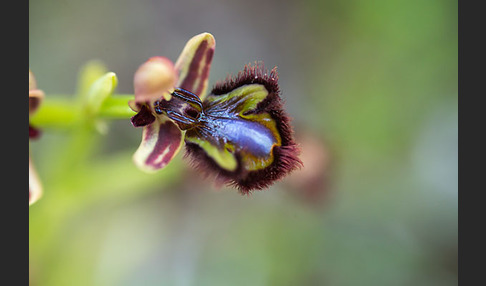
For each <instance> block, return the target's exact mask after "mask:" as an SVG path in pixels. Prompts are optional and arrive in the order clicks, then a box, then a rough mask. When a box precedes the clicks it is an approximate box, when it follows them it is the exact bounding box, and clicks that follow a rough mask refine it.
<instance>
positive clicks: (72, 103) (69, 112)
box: [29, 94, 135, 128]
mask: <svg viewBox="0 0 486 286" xmlns="http://www.w3.org/2000/svg"><path fill="white" fill-rule="evenodd" d="M133 98H134V96H133V95H128V94H123V95H120V94H119V95H113V96H110V97H109V98H107V99H106V100H105V101H104V102H103V104H102V105H101V108H100V110H99V112H98V114H97V116H98V117H100V118H105V119H129V118H131V117H132V116H133V115H135V112H134V111H133V110H132V109H130V107H129V106H128V101H129V100H132V99H133ZM85 117H86V114H84V113H83V109H82V106H80V104H79V102H78V101H76V100H75V99H71V98H69V97H67V96H49V97H46V98H45V99H44V100H43V101H42V104H41V105H40V107H39V109H38V110H37V112H36V113H35V114H34V115H33V116H31V117H30V118H29V121H30V123H31V124H32V125H33V126H36V127H41V128H70V127H73V126H75V125H76V124H77V123H78V122H81V121H83V120H85V119H86V118H85Z"/></svg>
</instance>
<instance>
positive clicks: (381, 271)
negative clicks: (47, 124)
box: [29, 0, 458, 286]
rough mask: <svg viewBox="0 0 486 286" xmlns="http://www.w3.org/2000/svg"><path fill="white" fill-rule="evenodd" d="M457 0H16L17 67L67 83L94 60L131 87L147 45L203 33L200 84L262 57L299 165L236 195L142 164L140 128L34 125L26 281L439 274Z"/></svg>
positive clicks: (343, 279) (279, 280) (452, 217)
mask: <svg viewBox="0 0 486 286" xmlns="http://www.w3.org/2000/svg"><path fill="white" fill-rule="evenodd" d="M457 10H458V9H457V1H454V0H450V1H449V0H430V1H418V0H406V1H405V0H398V1H388V0H371V1H359V0H345V1H337V0H334V1H324V0H323V1H319V0H301V1H278V0H273V1H264V0H245V1H223V0H206V1H197V0H177V1H175V0H171V1H156V0H138V1H128V0H97V1H92V0H89V1H79V0H77V1H75V0H35V1H29V66H30V69H31V70H32V71H33V72H34V74H35V76H36V79H37V82H38V85H39V87H40V88H41V89H42V90H43V91H44V92H45V93H46V96H47V97H49V96H55V95H63V94H64V95H66V97H74V93H75V92H76V88H77V86H76V85H77V78H78V74H79V72H80V69H81V68H82V67H83V66H84V65H85V64H86V63H87V62H88V61H91V60H99V61H101V62H102V63H104V64H105V65H106V67H107V68H108V70H110V71H113V72H115V73H116V74H117V76H118V80H119V84H118V87H117V93H120V94H130V93H133V74H134V72H135V70H136V69H137V68H138V66H139V65H140V64H141V63H143V62H144V61H146V60H147V59H148V58H149V57H151V56H155V55H161V56H166V57H168V58H170V59H172V60H173V61H175V60H176V59H177V57H178V55H179V53H180V51H181V50H182V48H183V46H184V45H185V43H186V41H187V40H188V39H190V38H191V37H192V36H194V35H196V34H199V33H201V32H210V33H212V34H213V35H214V37H215V38H216V51H215V54H214V58H213V64H212V70H211V76H210V85H212V84H214V83H215V82H216V81H218V80H220V79H223V78H225V77H226V76H227V75H228V74H235V73H237V72H238V71H239V70H240V69H242V67H243V66H244V65H245V64H247V63H252V62H254V61H258V60H263V61H264V62H265V65H266V67H268V68H272V67H273V66H277V67H278V72H279V75H280V77H279V82H280V85H281V90H282V97H283V98H284V99H285V101H286V108H287V111H288V113H289V114H290V115H291V117H292V118H293V126H294V128H295V132H296V136H297V140H298V141H299V143H300V144H301V146H302V149H303V153H302V159H303V160H304V164H305V167H304V168H303V169H302V170H300V171H296V172H295V173H293V174H292V175H291V176H289V177H287V178H285V179H284V180H282V181H280V182H279V183H277V184H275V185H273V186H272V187H271V188H269V189H268V190H266V191H262V192H255V193H253V194H252V195H251V196H250V197H245V196H241V195H239V194H238V193H237V192H236V191H235V190H234V189H231V188H225V187H223V188H220V189H217V188H216V187H215V186H214V184H213V182H212V181H210V180H207V179H204V178H202V177H201V176H200V175H199V174H197V173H195V172H194V170H193V169H191V168H190V167H189V166H188V164H187V162H186V161H185V160H184V159H183V156H182V154H179V155H178V157H177V158H176V160H174V161H173V162H171V163H170V165H169V166H168V167H167V168H166V169H164V170H162V171H160V172H159V173H157V174H154V175H148V174H144V173H142V172H141V171H139V170H138V169H136V168H135V166H134V165H133V163H132V161H131V156H132V154H133V152H134V151H135V150H136V148H137V147H138V145H139V144H140V139H141V132H142V130H141V129H135V128H133V127H132V126H131V124H130V122H129V121H128V120H117V121H114V122H110V124H109V129H108V132H107V133H106V134H104V135H101V134H98V133H95V132H93V133H89V132H88V133H86V132H76V130H63V129H54V128H52V129H49V128H46V129H45V130H43V136H42V138H41V139H40V140H37V141H32V142H31V143H30V154H31V156H32V158H33V160H34V164H35V166H36V168H37V170H38V173H39V175H40V177H41V180H42V183H43V185H44V196H43V197H42V199H41V200H39V201H38V202H37V203H35V204H34V205H32V206H31V207H30V208H29V253H30V255H29V265H30V269H29V273H30V284H31V285H49V286H56V285H277V286H280V285H441V286H444V285H457V283H458V282H457V268H458V266H457V251H458V248H457V241H458V239H457V235H458V220H457V217H458V207H457V203H458V176H457V172H458V169H457V161H458V117H457V116H458V112H457V97H458V81H457V76H458V72H457V70H458V68H457V60H458V56H457V51H458V49H457V38H458V31H457V26H458V22H457Z"/></svg>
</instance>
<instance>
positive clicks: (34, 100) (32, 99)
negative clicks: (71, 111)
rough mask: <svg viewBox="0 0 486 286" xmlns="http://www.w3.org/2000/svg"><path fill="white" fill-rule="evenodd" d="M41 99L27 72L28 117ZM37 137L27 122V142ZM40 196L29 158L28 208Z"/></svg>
mask: <svg viewBox="0 0 486 286" xmlns="http://www.w3.org/2000/svg"><path fill="white" fill-rule="evenodd" d="M43 99H44V92H42V90H40V89H38V88H37V82H36V80H35V77H34V74H33V73H32V71H30V70H29V117H30V116H31V115H32V114H34V113H35V112H36V111H37V109H38V108H39V105H40V103H41V102H42V100H43ZM39 136H40V131H39V129H37V128H35V127H33V126H32V125H31V124H30V122H29V140H30V139H37V138H38V137H39ZM41 195H42V185H41V183H40V180H39V176H38V175H37V172H36V170H35V168H34V165H33V163H32V159H31V158H30V156H29V206H30V205H32V204H33V203H35V202H36V201H37V200H38V199H39V198H40V197H41Z"/></svg>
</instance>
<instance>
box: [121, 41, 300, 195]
mask: <svg viewBox="0 0 486 286" xmlns="http://www.w3.org/2000/svg"><path fill="white" fill-rule="evenodd" d="M214 48H215V40H214V37H213V36H212V35H211V34H209V33H202V34H199V35H197V36H195V37H193V38H192V39H190V40H189V41H188V42H187V44H186V46H185V47H184V49H183V51H182V53H181V55H180V56H179V59H178V60H177V61H176V63H175V65H173V64H172V62H171V61H170V60H169V59H167V58H163V57H153V58H150V59H149V60H148V61H147V62H145V63H144V64H142V65H141V66H140V68H139V69H138V70H137V71H136V73H135V79H134V87H135V100H134V101H132V102H130V107H131V108H132V109H133V110H134V111H137V112H138V113H137V114H136V115H135V116H133V117H132V124H133V125H134V126H135V127H138V126H143V128H144V129H143V133H142V143H141V144H140V147H139V148H138V150H137V151H136V152H135V154H134V157H133V158H134V162H135V164H136V165H137V166H138V167H139V168H141V169H142V170H145V171H149V172H152V171H156V170H159V169H161V168H163V167H165V166H166V165H167V164H168V163H169V162H170V160H172V158H173V157H174V156H175V155H176V154H177V153H178V152H179V151H180V149H181V148H182V145H183V144H184V143H185V146H186V155H187V156H189V157H191V159H192V160H191V161H192V163H193V165H194V166H195V167H196V168H197V169H199V170H200V171H201V172H202V173H205V174H207V175H211V174H213V175H214V176H215V178H216V179H217V180H218V181H220V182H222V183H227V184H231V185H234V186H236V187H237V188H238V189H239V190H240V192H241V193H242V194H249V193H250V191H252V190H260V189H264V188H267V187H268V186H270V185H271V184H272V183H273V182H275V181H276V180H278V179H280V178H282V177H283V176H285V175H287V174H288V173H290V172H291V171H293V170H294V169H296V168H298V167H300V166H301V165H302V162H301V161H300V160H299V158H298V155H299V147H298V146H297V144H296V143H295V142H294V139H293V131H292V128H291V125H290V119H289V117H288V116H287V114H286V113H285V111H284V110H283V103H282V100H281V98H280V90H279V86H278V75H277V71H276V68H274V69H272V70H271V71H270V73H269V72H267V71H266V70H265V68H264V66H263V64H260V63H257V64H255V65H254V66H252V65H247V66H245V67H244V69H243V71H241V72H239V73H238V75H237V76H236V77H231V76H228V77H227V78H226V80H224V81H223V82H220V83H217V84H216V85H215V86H214V88H213V89H212V91H211V92H210V93H209V94H208V95H205V92H206V88H207V83H208V77H209V70H210V67H211V60H212V57H213V53H214Z"/></svg>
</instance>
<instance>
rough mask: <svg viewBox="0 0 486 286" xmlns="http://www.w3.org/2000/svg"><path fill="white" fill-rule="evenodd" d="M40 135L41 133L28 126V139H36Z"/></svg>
mask: <svg viewBox="0 0 486 286" xmlns="http://www.w3.org/2000/svg"><path fill="white" fill-rule="evenodd" d="M40 135H41V131H40V130H39V129H37V128H35V127H33V126H32V125H30V124H29V139H37V138H39V136H40Z"/></svg>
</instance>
